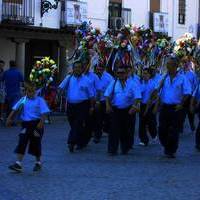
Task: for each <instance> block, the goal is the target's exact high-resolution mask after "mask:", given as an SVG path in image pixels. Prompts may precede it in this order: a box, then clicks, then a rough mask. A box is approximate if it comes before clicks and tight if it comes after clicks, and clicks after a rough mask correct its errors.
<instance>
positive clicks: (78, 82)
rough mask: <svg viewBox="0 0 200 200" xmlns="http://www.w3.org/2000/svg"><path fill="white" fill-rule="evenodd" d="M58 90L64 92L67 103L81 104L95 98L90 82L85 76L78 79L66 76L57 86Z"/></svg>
mask: <svg viewBox="0 0 200 200" xmlns="http://www.w3.org/2000/svg"><path fill="white" fill-rule="evenodd" d="M59 88H60V89H63V90H65V91H66V98H67V101H68V102H69V103H81V102H83V101H85V100H89V99H91V98H93V97H95V93H94V88H93V87H92V86H91V81H90V80H89V79H88V78H87V77H86V76H85V75H81V76H80V77H76V76H74V75H68V76H67V77H66V78H65V79H64V80H63V81H62V83H61V84H60V85H59Z"/></svg>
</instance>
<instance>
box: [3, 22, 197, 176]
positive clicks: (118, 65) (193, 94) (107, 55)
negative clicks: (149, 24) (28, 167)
mask: <svg viewBox="0 0 200 200" xmlns="http://www.w3.org/2000/svg"><path fill="white" fill-rule="evenodd" d="M132 28H133V30H134V31H133V30H132ZM132 32H133V33H132ZM78 33H79V37H80V35H81V39H80V38H79V40H78V41H79V42H80V46H79V47H78V48H77V49H76V50H75V52H74V54H73V56H72V58H71V59H70V60H71V70H70V71H69V72H68V73H67V74H66V77H65V78H64V79H63V80H62V81H60V82H58V81H56V76H57V72H58V67H57V65H56V62H55V61H54V60H52V59H51V58H50V57H44V58H42V59H41V60H38V61H36V63H35V64H34V67H33V69H32V71H31V73H30V76H29V81H26V82H24V81H23V77H22V75H21V73H20V72H19V71H18V70H17V66H16V64H15V62H14V61H10V69H9V70H7V71H5V72H4V70H3V66H4V64H5V63H4V61H0V64H1V80H0V83H1V99H0V100H1V101H0V103H1V115H2V113H3V111H4V110H3V106H2V105H3V104H4V102H5V104H6V105H7V112H6V126H8V127H9V126H13V125H15V124H16V121H18V120H19V119H20V120H21V130H20V133H19V140H18V144H17V146H16V148H15V153H16V155H17V158H16V162H14V164H12V165H10V166H9V169H11V170H14V171H17V172H21V171H22V161H23V159H24V155H25V152H26V149H27V147H28V153H29V154H31V155H33V156H34V157H35V159H36V160H35V165H34V168H33V171H40V170H41V168H42V163H41V155H42V138H43V134H44V124H45V123H50V122H51V113H52V112H53V111H54V109H55V107H56V106H57V107H62V106H60V104H61V103H62V102H61V101H60V100H61V99H63V97H65V101H64V102H65V107H66V115H67V119H68V123H69V125H70V130H69V133H68V135H67V133H66V135H67V147H68V150H69V152H70V153H72V154H73V153H74V152H75V151H82V150H84V149H85V148H87V146H88V145H89V144H90V142H94V143H95V144H98V143H100V142H101V138H102V135H103V134H106V136H107V150H106V151H107V153H108V154H109V155H110V156H116V155H118V154H122V155H127V154H128V153H129V152H130V151H131V150H133V151H134V146H135V145H136V142H135V139H136V137H139V141H140V143H139V145H141V146H144V147H148V146H149V145H150V144H152V143H154V144H157V145H158V144H160V145H161V146H162V147H163V154H164V155H165V156H166V157H167V158H175V157H176V153H177V150H178V147H179V142H180V141H179V140H180V139H179V138H180V134H182V133H183V132H184V123H185V120H186V117H187V116H188V119H189V124H190V128H191V131H193V132H194V131H196V134H195V143H194V146H195V148H196V149H197V150H198V151H200V122H199V124H198V126H197V125H196V124H195V114H198V115H199V114H200V109H199V101H200V88H199V84H200V82H199V78H200V76H199V54H198V53H199V46H198V44H197V41H196V39H195V38H193V37H192V36H191V35H189V34H185V35H184V37H183V38H181V39H180V40H178V41H177V42H176V43H175V45H174V44H172V43H171V42H170V41H168V40H167V39H166V38H165V36H162V37H163V38H159V37H160V36H156V35H155V33H153V32H152V31H151V30H149V29H148V30H145V29H143V28H141V29H139V28H138V29H135V27H131V26H128V27H125V28H124V29H123V30H121V32H120V33H118V34H116V36H113V35H112V34H111V33H109V32H108V33H106V35H102V34H100V32H99V31H98V30H96V29H95V30H94V29H92V28H91V27H88V26H87V24H85V25H84V26H83V27H82V29H80V30H79V32H78ZM77 37H78V36H77ZM184 45H185V46H184ZM188 45H190V48H189V47H188ZM67 67H68V68H69V66H67ZM23 82H24V83H23ZM22 83H23V84H24V88H25V91H24V94H23V95H22V96H20V92H19V91H20V86H21V84H22ZM137 119H138V120H137ZM137 122H138V123H137ZM136 127H139V129H138V132H136V131H135V129H136Z"/></svg>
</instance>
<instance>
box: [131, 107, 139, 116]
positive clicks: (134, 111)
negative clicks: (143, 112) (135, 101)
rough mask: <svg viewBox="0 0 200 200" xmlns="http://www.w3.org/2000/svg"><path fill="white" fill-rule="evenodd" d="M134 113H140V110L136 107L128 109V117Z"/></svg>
mask: <svg viewBox="0 0 200 200" xmlns="http://www.w3.org/2000/svg"><path fill="white" fill-rule="evenodd" d="M136 112H140V108H139V107H137V106H132V107H131V108H130V110H129V111H128V113H129V115H133V114H134V113H136Z"/></svg>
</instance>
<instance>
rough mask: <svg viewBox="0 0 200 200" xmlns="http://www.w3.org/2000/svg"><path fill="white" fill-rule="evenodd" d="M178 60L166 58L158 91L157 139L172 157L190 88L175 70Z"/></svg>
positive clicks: (177, 142)
mask: <svg viewBox="0 0 200 200" xmlns="http://www.w3.org/2000/svg"><path fill="white" fill-rule="evenodd" d="M178 67H179V60H178V59H177V58H175V57H170V58H168V61H167V70H168V74H167V75H166V77H165V79H164V81H163V84H162V88H161V92H160V103H161V109H160V116H159V129H158V132H159V139H160V143H161V145H162V146H163V147H164V153H165V155H166V156H167V157H169V158H174V157H175V153H176V151H177V149H178V144H179V129H180V121H181V115H182V109H183V105H184V103H185V101H186V100H187V98H188V96H189V95H191V92H192V89H191V85H190V84H189V82H188V80H187V79H186V78H185V76H183V75H181V74H180V73H178V72H177V68H178Z"/></svg>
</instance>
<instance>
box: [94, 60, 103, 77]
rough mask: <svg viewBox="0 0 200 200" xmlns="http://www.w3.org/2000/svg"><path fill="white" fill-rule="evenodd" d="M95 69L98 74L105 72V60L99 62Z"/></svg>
mask: <svg viewBox="0 0 200 200" xmlns="http://www.w3.org/2000/svg"><path fill="white" fill-rule="evenodd" d="M95 70H96V73H97V74H103V72H104V71H105V64H104V63H103V62H99V63H98V64H97V65H96V67H95Z"/></svg>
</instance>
